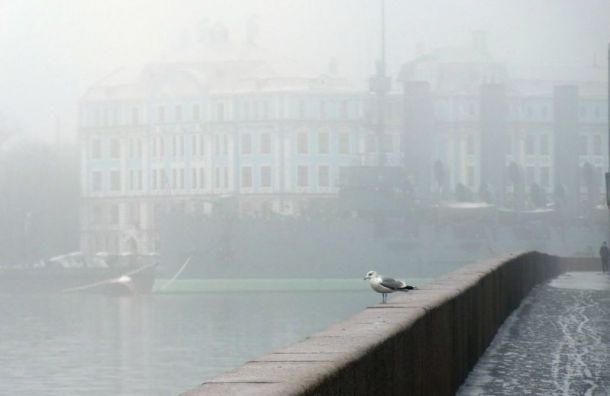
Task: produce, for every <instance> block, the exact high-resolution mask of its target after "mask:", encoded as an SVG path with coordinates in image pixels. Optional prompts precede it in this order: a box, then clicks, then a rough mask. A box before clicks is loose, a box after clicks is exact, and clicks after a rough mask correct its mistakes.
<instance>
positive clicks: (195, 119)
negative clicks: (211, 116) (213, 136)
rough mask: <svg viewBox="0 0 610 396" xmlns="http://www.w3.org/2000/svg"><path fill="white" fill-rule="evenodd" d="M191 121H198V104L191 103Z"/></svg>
mask: <svg viewBox="0 0 610 396" xmlns="http://www.w3.org/2000/svg"><path fill="white" fill-rule="evenodd" d="M193 121H199V105H198V104H194V105H193Z"/></svg>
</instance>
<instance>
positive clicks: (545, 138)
mask: <svg viewBox="0 0 610 396" xmlns="http://www.w3.org/2000/svg"><path fill="white" fill-rule="evenodd" d="M540 154H541V155H549V135H547V134H542V135H540Z"/></svg>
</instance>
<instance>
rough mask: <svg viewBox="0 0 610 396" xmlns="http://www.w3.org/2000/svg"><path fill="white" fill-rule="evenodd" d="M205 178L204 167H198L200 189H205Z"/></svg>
mask: <svg viewBox="0 0 610 396" xmlns="http://www.w3.org/2000/svg"><path fill="white" fill-rule="evenodd" d="M205 182H206V180H205V169H204V168H199V188H200V189H202V190H203V189H205V186H206V184H205Z"/></svg>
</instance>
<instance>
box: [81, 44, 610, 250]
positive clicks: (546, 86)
mask: <svg viewBox="0 0 610 396" xmlns="http://www.w3.org/2000/svg"><path fill="white" fill-rule="evenodd" d="M475 38H476V40H475V41H474V44H473V45H472V46H471V47H465V48H446V49H439V50H435V51H432V52H430V53H428V54H423V55H421V56H419V57H418V58H416V59H414V60H413V61H412V62H409V63H408V64H406V65H405V66H404V67H403V69H402V70H401V73H400V75H399V76H398V78H397V79H396V80H395V83H394V88H395V89H394V90H392V91H391V92H390V93H389V94H388V95H387V97H386V100H385V106H386V110H385V112H384V113H385V117H386V120H385V123H386V125H385V135H384V136H383V139H378V137H377V136H376V135H375V131H374V130H375V127H374V121H373V120H374V119H375V114H374V110H373V109H374V108H375V104H374V103H373V102H372V101H374V100H375V97H374V95H372V94H371V93H368V92H366V91H365V90H364V89H358V88H355V87H354V86H352V85H350V84H349V83H347V82H346V81H345V80H344V79H342V78H340V77H338V76H337V75H336V72H335V71H334V70H330V71H329V72H328V73H326V74H321V75H313V76H311V75H310V76H308V75H307V74H306V73H302V72H290V71H286V70H281V71H279V69H278V68H277V67H275V65H272V64H271V63H270V62H268V61H263V60H261V58H259V57H256V56H252V54H251V53H250V52H246V53H237V54H235V53H233V54H230V55H229V56H227V54H224V55H223V56H221V57H217V58H215V59H211V60H199V61H180V62H179V61H176V62H166V63H153V64H149V65H147V66H146V67H144V68H143V69H141V70H138V71H137V72H136V73H134V74H131V75H130V74H129V73H126V72H124V71H119V72H117V73H114V74H112V75H110V76H108V77H107V78H105V79H103V80H102V81H100V82H98V83H96V84H94V85H93V86H91V87H90V88H89V89H88V91H87V92H86V93H85V94H84V95H83V97H82V99H81V101H80V106H79V140H80V147H81V165H82V166H81V191H82V194H81V195H82V199H81V248H82V250H83V251H84V252H86V253H94V252H98V251H108V252H112V253H120V252H126V251H132V252H143V253H145V252H154V251H157V250H158V246H159V230H158V218H159V213H160V212H162V211H164V210H168V208H172V210H176V209H177V210H180V211H182V212H186V213H193V214H205V213H209V212H210V211H211V208H212V205H213V204H214V203H215V202H218V201H219V200H223V199H225V198H227V197H233V198H235V199H236V202H237V205H238V207H239V211H240V212H241V213H247V214H262V213H266V212H274V213H278V214H284V215H299V214H300V213H301V212H302V210H303V209H304V208H306V207H307V206H308V205H309V204H310V203H311V202H312V200H320V199H329V198H334V197H336V196H337V192H338V191H339V188H340V185H341V180H342V176H341V175H342V174H343V172H344V171H345V170H346V169H349V168H352V169H353V168H355V167H360V169H362V167H363V166H365V167H366V166H374V165H377V163H378V158H379V154H378V153H379V151H378V150H379V147H377V146H379V144H378V142H380V141H381V142H382V146H383V147H382V150H383V152H384V154H383V155H385V165H386V166H388V167H395V168H400V169H403V170H404V171H405V172H406V173H407V174H408V175H409V178H410V181H411V183H412V184H413V187H414V190H415V191H416V197H417V199H418V200H419V201H420V202H430V203H435V202H437V201H439V200H441V201H450V200H454V199H456V196H455V193H456V190H460V189H461V190H464V188H465V189H466V190H468V191H470V192H471V197H469V198H468V199H469V200H473V201H478V200H487V201H490V202H492V203H494V204H496V205H498V206H507V207H520V208H527V207H531V206H532V205H533V204H532V203H531V202H528V199H526V197H527V196H530V195H531V193H532V189H533V188H538V189H541V190H542V191H544V192H545V193H546V194H548V196H549V201H553V200H554V199H557V196H558V195H566V196H567V197H566V198H565V199H566V200H567V201H568V202H569V203H570V205H571V206H572V207H573V208H574V209H575V210H576V209H578V207H579V206H580V205H581V203H582V202H583V201H584V200H589V201H590V200H593V203H596V202H597V201H601V198H602V195H601V192H602V186H603V172H604V169H605V166H606V165H605V164H607V163H608V160H607V158H608V157H607V133H606V131H607V105H606V103H607V102H606V100H607V98H606V95H605V91H604V88H605V85H604V83H603V82H600V80H599V79H597V80H596V79H594V78H593V79H588V80H587V79H583V80H582V81H568V80H532V79H527V80H520V79H517V78H511V76H510V73H509V71H508V70H507V68H506V66H505V65H504V64H502V63H500V62H497V61H495V60H494V59H493V58H492V57H491V56H490V55H489V52H488V51H487V49H486V47H485V45H484V41H482V39H481V37H479V36H476V37H475ZM533 186H536V187H533ZM558 191H560V192H561V193H562V194H558ZM462 199H463V197H462ZM538 205H539V204H538Z"/></svg>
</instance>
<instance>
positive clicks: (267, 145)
mask: <svg viewBox="0 0 610 396" xmlns="http://www.w3.org/2000/svg"><path fill="white" fill-rule="evenodd" d="M261 154H271V134H270V133H262V134H261Z"/></svg>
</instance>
